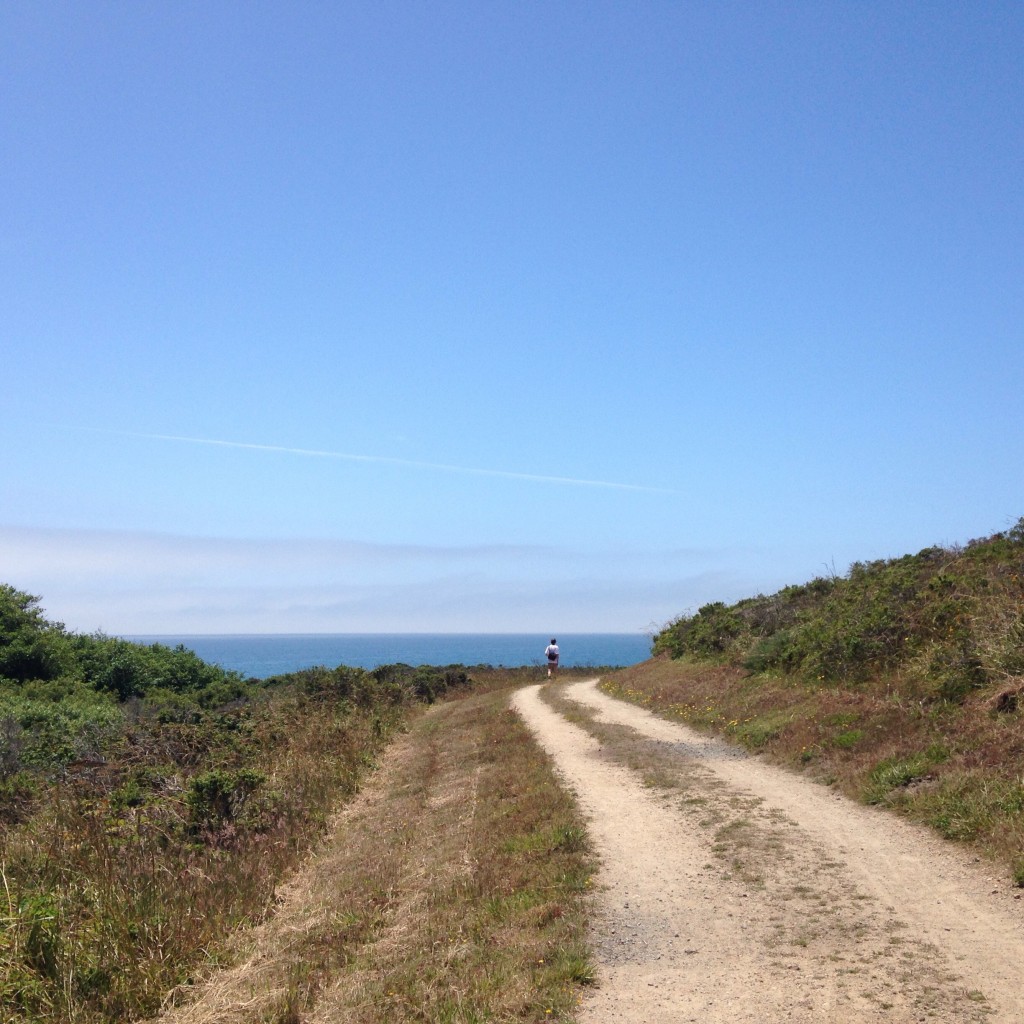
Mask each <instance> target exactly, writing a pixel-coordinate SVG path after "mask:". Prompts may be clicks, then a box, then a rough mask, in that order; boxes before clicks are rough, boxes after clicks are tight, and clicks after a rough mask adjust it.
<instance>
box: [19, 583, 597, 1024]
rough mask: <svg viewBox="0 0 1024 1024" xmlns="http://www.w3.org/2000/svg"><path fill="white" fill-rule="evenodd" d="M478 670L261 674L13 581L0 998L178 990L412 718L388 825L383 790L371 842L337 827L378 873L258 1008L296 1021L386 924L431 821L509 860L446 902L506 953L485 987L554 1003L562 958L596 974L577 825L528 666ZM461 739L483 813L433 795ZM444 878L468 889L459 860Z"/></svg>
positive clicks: (23, 1006)
mask: <svg viewBox="0 0 1024 1024" xmlns="http://www.w3.org/2000/svg"><path fill="white" fill-rule="evenodd" d="M483 676H484V677H485V678H478V679H477V680H475V681H473V680H471V679H470V678H469V676H468V675H467V673H466V672H465V671H464V670H463V669H461V668H460V667H451V668H429V667H421V668H418V669H416V668H412V667H410V666H384V667H382V668H380V669H377V670H375V671H374V672H365V671H362V670H359V669H349V668H345V667H339V668H337V669H327V668H323V669H312V670H308V671H304V672H299V673H295V674H292V675H290V676H286V677H279V678H274V679H269V680H263V681H258V680H248V679H243V678H241V677H239V676H238V675H236V674H232V673H225V672H223V671H221V670H220V669H218V668H216V667H214V666H210V665H207V664H205V663H203V662H202V660H200V659H199V658H198V657H197V656H196V655H195V654H194V653H193V652H191V651H188V650H185V649H184V648H168V647H166V646H162V645H160V644H155V645H151V646H139V645H136V644H131V643H127V642H125V641H123V640H118V639H115V638H111V637H105V636H101V635H96V636H80V635H76V634H72V633H69V632H68V631H66V630H65V629H63V627H62V626H61V625H60V624H59V623H53V622H50V621H48V620H47V618H46V617H45V615H44V614H43V613H42V611H41V609H40V608H39V603H38V599H37V598H35V597H33V596H31V595H29V594H25V593H23V592H20V591H17V590H15V589H14V588H13V587H9V586H3V587H0V886H2V889H0V903H2V911H0V1020H3V1021H4V1022H8V1021H9V1022H14V1021H19V1022H25V1024H42V1022H44V1021H45V1022H47V1024H60V1022H71V1021H75V1022H78V1024H101V1022H102V1024H113V1022H119V1024H120V1022H124V1021H130V1020H139V1019H143V1018H145V1017H148V1016H150V1015H152V1014H155V1013H156V1012H157V1011H158V1010H159V1009H160V1008H161V1007H162V1006H163V1005H165V1002H167V1001H171V1002H173V1001H176V1000H178V999H184V998H186V996H187V992H188V990H189V989H190V987H191V986H193V985H194V984H195V983H196V982H197V981H199V980H200V979H201V978H202V977H203V976H204V975H206V974H207V973H209V972H210V971H211V970H212V969H213V968H214V967H216V966H217V965H218V964H222V963H225V962H226V959H227V958H228V957H229V956H230V955H231V954H230V953H229V952H228V947H229V944H230V942H231V941H232V939H233V937H234V936H236V934H243V935H244V934H247V933H248V932H249V931H250V930H251V928H252V926H255V925H258V924H259V923H261V922H265V921H270V920H273V919H275V918H276V911H278V909H279V904H280V899H279V890H280V888H281V887H282V885H283V884H284V883H285V881H286V880H288V879H292V878H294V876H295V872H296V870H297V869H298V868H299V866H300V865H301V864H302V863H303V862H304V860H305V859H306V858H307V857H309V856H310V853H311V851H313V850H318V849H319V848H321V844H323V843H324V842H325V837H326V836H327V835H328V834H329V825H330V824H332V823H334V822H335V820H336V815H337V814H339V813H340V812H341V809H342V808H343V807H345V805H346V804H347V803H348V802H349V801H351V800H352V799H353V798H354V797H355V796H356V795H357V793H358V792H359V790H360V787H361V785H362V783H364V780H365V778H366V777H367V776H368V775H370V774H371V773H372V772H373V771H374V769H375V768H376V766H377V765H378V762H379V758H380V757H381V756H382V754H383V751H384V749H385V748H386V746H388V745H389V744H390V743H391V742H392V740H393V739H394V737H395V736H397V735H399V734H401V733H403V732H404V731H406V730H407V729H410V728H411V727H412V726H414V725H417V723H421V724H420V725H419V726H418V728H417V731H416V733H415V735H416V737H418V738H417V746H416V753H415V755H413V762H412V763H411V765H410V766H409V771H410V772H412V775H408V776H403V778H404V782H403V783H402V784H414V783H415V786H416V787H417V788H416V791H415V793H413V794H410V793H409V792H404V793H402V794H398V795H396V796H395V801H396V802H395V804H394V806H393V807H391V809H390V810H391V812H393V813H394V814H395V815H397V818H396V821H395V825H394V828H395V830H390V826H388V828H384V826H383V820H384V812H383V811H381V812H380V814H378V813H377V810H376V809H375V810H374V811H371V812H370V817H369V818H368V819H367V824H366V827H367V828H368V830H369V831H368V836H367V837H366V838H365V842H364V843H362V845H358V844H356V843H355V842H354V835H355V834H354V833H345V834H343V835H342V836H341V837H340V839H338V842H339V843H340V845H341V848H342V849H343V851H345V852H346V853H347V854H348V855H349V862H348V867H347V870H348V871H349V872H350V874H351V877H352V879H353V880H354V882H353V885H354V886H356V888H358V886H359V884H360V883H359V880H360V879H361V880H369V881H368V882H367V886H369V888H367V887H366V886H364V887H362V888H361V889H359V891H358V892H352V893H350V894H349V896H350V898H348V899H347V902H346V904H345V905H344V906H342V907H340V908H339V909H338V916H337V918H333V919H332V920H331V921H330V922H329V923H328V924H327V925H325V928H326V929H327V932H326V933H324V934H321V933H316V936H315V937H314V936H313V935H312V934H310V935H309V941H310V943H312V944H313V945H314V946H315V947H316V949H315V950H314V953H315V955H313V954H310V955H311V959H310V962H309V963H302V962H298V961H295V962H290V963H289V964H286V966H285V969H284V970H285V987H284V991H283V992H282V993H279V994H272V995H271V998H270V1000H269V1004H268V1005H267V1007H266V1008H264V1009H266V1013H267V1016H265V1017H263V1018H261V1019H262V1020H264V1021H280V1022H282V1024H285V1022H286V1021H293V1022H294V1021H295V1020H297V1019H298V1018H297V1016H296V1014H297V1013H298V1012H299V1010H300V1009H301V1008H302V1007H303V1006H304V1005H306V1004H307V1002H309V1001H310V1000H311V999H312V998H313V997H314V995H315V993H316V991H317V990H318V987H319V986H321V985H322V984H323V983H324V979H325V973H324V972H325V970H327V969H328V967H329V962H330V963H336V964H343V963H347V962H348V959H349V958H350V957H351V956H353V955H354V952H355V950H356V949H359V948H362V947H364V946H367V945H372V944H373V943H374V942H376V940H377V938H378V937H379V936H380V935H381V934H383V932H382V929H383V921H384V916H383V915H384V913H385V910H386V909H387V908H389V907H391V906H392V905H393V900H394V898H396V897H395V894H394V886H395V885H396V881H395V880H396V879H397V878H399V877H401V874H402V872H408V871H413V872H414V873H415V872H416V871H419V870H421V869H422V868H423V860H422V857H421V856H420V855H419V854H417V857H416V858H414V859H413V860H409V859H408V858H407V857H403V856H402V853H403V852H404V853H406V854H409V855H410V856H412V854H413V853H414V852H415V851H416V850H417V849H419V848H418V847H416V845H415V843H414V840H415V841H416V843H422V842H426V840H427V837H429V836H436V835H437V831H436V830H437V829H438V828H440V829H442V830H443V829H445V828H453V829H455V830H454V831H452V833H451V836H450V837H449V838H450V839H452V840H453V841H454V840H456V839H457V838H458V837H459V836H460V835H461V836H462V837H463V840H462V841H464V845H463V847H461V848H460V849H458V850H456V851H455V853H454V854H453V853H452V852H451V851H450V852H447V853H445V848H444V847H443V844H441V843H440V842H439V841H438V842H437V843H436V844H432V845H431V844H429V843H428V844H427V846H428V847H429V851H430V854H431V856H433V857H434V858H435V860H436V861H437V863H436V867H435V868H434V869H435V870H436V871H444V870H446V869H447V868H449V867H458V863H457V862H456V863H452V864H447V863H445V858H447V857H449V856H456V857H457V858H458V857H462V856H463V855H465V854H466V852H467V850H469V849H471V848H472V849H475V850H476V851H477V852H476V853H475V854H474V856H478V857H479V859H480V860H481V861H482V862H483V863H485V864H487V865H489V867H490V868H493V869H494V871H495V872H498V873H495V874H493V876H492V877H490V882H489V883H487V887H486V888H484V889H483V890H482V891H481V892H477V893H475V894H468V895H467V894H462V893H460V892H459V891H455V892H454V893H453V896H452V906H451V909H450V918H451V922H452V927H453V928H454V929H455V931H456V932H458V930H459V929H460V928H461V927H462V923H463V922H464V921H466V920H468V916H469V915H470V914H471V913H475V914H477V915H479V916H480V918H481V926H480V927H481V928H483V926H484V924H486V923H487V922H489V928H490V933H488V934H492V935H499V938H498V939H497V940H495V939H492V938H488V939H486V940H484V938H481V940H480V941H481V943H482V947H481V948H483V949H484V950H488V951H489V952H488V953H487V956H486V957H484V961H485V965H488V966H494V965H498V966H499V967H500V969H501V971H502V981H501V982H500V983H499V984H494V985H489V987H488V988H487V992H486V994H485V995H484V996H483V998H484V1001H486V1000H490V1004H492V1005H496V1006H498V1005H501V1006H503V1007H512V1008H514V1012H515V1013H516V1014H518V1015H522V1014H526V1015H530V1016H531V1017H532V1018H534V1019H544V1016H545V1014H544V1009H546V1008H548V1007H551V1006H559V1005H564V1002H565V998H566V994H565V991H566V989H565V980H566V979H571V978H572V977H574V976H575V974H579V973H581V972H582V973H584V974H585V973H586V963H585V958H584V957H583V954H582V953H580V952H577V951H574V950H575V948H577V946H578V945H579V940H578V938H577V937H575V931H578V929H577V926H575V924H574V923H575V922H577V920H578V918H579V910H575V911H572V909H571V908H572V906H573V901H575V902H577V903H578V902H579V894H580V893H581V892H582V891H583V888H584V886H585V884H586V879H587V877H588V874H589V869H588V867H587V860H586V850H585V844H584V843H583V841H582V837H583V830H582V827H581V825H580V823H579V822H578V821H575V819H574V818H573V810H572V805H571V802H570V801H569V800H568V799H567V798H566V797H565V796H564V795H563V794H561V793H560V791H559V790H558V787H557V786H556V785H555V784H554V780H553V777H552V776H551V775H550V770H549V769H547V768H546V766H545V764H544V761H543V759H542V758H539V757H538V755H537V752H536V751H535V750H534V749H532V748H531V745H530V744H529V743H528V741H527V739H526V737H525V734H524V732H523V730H522V729H521V728H520V729H519V730H518V732H517V731H516V730H515V728H514V727H513V726H514V723H511V722H509V715H508V712H507V711H506V710H505V705H506V700H507V698H506V697H504V696H503V691H504V690H506V689H507V688H508V687H509V686H512V685H515V684H516V683H517V682H519V681H520V677H519V676H517V675H516V674H515V673H504V674H503V673H499V672H496V673H490V674H487V673H483ZM470 692H473V693H475V694H477V696H475V697H474V700H475V703H474V702H471V701H463V702H461V703H458V702H456V701H451V700H450V703H449V705H446V706H445V707H446V708H447V711H445V712H444V714H443V715H441V716H440V718H439V719H438V720H436V721H434V728H433V729H431V728H429V727H428V724H427V722H426V720H425V719H424V712H425V710H426V709H427V708H428V707H432V708H437V707H438V702H439V701H442V700H444V699H445V698H451V697H453V696H455V695H460V694H467V693H470ZM488 694H490V695H489V696H488ZM481 701H482V703H481ZM460 709H462V710H461V712H460ZM460 715H461V718H460V720H459V721H460V722H461V724H452V725H450V727H449V729H440V730H439V731H438V729H437V724H438V722H443V721H445V720H446V719H452V717H453V716H456V717H457V718H459V716H460ZM445 716H446V718H445ZM453 730H457V731H458V736H455V737H453ZM499 739H500V740H501V742H500V744H499V745H495V744H496V743H498V741H499ZM453 743H455V744H456V745H455V746H453V745H452V744H453ZM460 743H461V744H463V745H465V744H469V745H468V748H467V749H466V750H464V751H462V753H460V754H459V755H458V757H457V758H456V764H455V766H454V769H453V770H456V771H457V772H461V773H463V774H460V775H459V776H458V777H459V778H463V777H465V779H466V782H467V784H469V785H470V786H471V787H475V791H474V792H478V793H479V800H480V801H485V807H484V808H483V810H485V811H486V813H485V814H484V813H482V812H481V813H480V814H479V815H476V816H474V812H473V806H475V805H474V804H473V802H471V803H470V805H469V810H468V813H469V814H470V816H471V818H473V820H474V821H476V827H472V828H469V830H468V831H467V830H466V829H465V828H464V827H463V826H462V825H461V824H460V816H461V815H463V814H465V813H467V810H466V807H464V806H463V805H462V804H460V803H453V804H452V805H451V807H450V809H449V810H450V812H451V814H452V815H454V817H453V818H452V819H449V818H446V817H445V815H444V813H443V812H442V810H441V808H440V805H439V803H438V802H437V801H438V799H440V798H442V797H443V792H440V791H438V788H437V787H438V786H440V787H441V791H443V790H445V788H447V787H455V788H458V786H459V785H461V784H462V783H459V782H454V781H453V777H454V776H453V775H452V774H451V773H445V771H444V770H443V769H442V767H441V763H442V762H444V761H445V760H446V759H451V758H452V757H453V756H454V752H455V751H456V749H457V748H458V744H460ZM407 746H408V744H407ZM459 749H460V750H461V748H459ZM453 792H454V790H453ZM417 794H419V795H421V796H423V798H424V799H423V800H420V799H419V798H418V797H417ZM428 797H429V799H427V798H428ZM475 799H476V798H475V797H474V800H475ZM477 818H478V819H479V820H478V821H477V820H476V819H477ZM421 826H422V827H421ZM382 829H383V830H382ZM460 829H462V830H461V831H460ZM414 831H415V833H416V836H414ZM331 835H333V833H331ZM566 837H568V839H566ZM462 841H461V842H462ZM395 844H397V845H395ZM465 844H470V846H466V845H465ZM524 851H526V852H527V853H528V852H529V851H532V852H534V855H532V856H527V857H525V858H523V857H522V856H521V854H522V853H523V852H524ZM421 852H422V851H421ZM513 861H521V863H518V864H517V865H513V863H512V862H513ZM513 868H514V869H513ZM392 869H393V871H394V872H397V873H396V874H395V876H394V877H393V878H390V877H388V876H387V871H388V870H392ZM389 878H390V881H389ZM509 880H513V881H512V882H511V883H510V881H509ZM452 884H453V886H455V889H456V890H459V886H460V885H461V882H460V881H459V877H458V872H457V877H456V878H455V879H454V881H453V883H452ZM509 885H511V887H512V888H511V889H510V888H508V887H509ZM535 890H536V892H537V896H536V898H534V897H532V896H529V895H528V894H530V893H532V892H535ZM470 897H473V898H472V900H470ZM470 902H471V903H472V909H470ZM549 904H550V906H551V907H552V909H548V910H546V909H545V907H548V906H549ZM545 914H547V916H546V918H545ZM438 920H439V919H438V918H437V916H431V915H425V916H423V918H422V925H423V927H424V928H437V927H440V926H439V924H438ZM499 933H500V934H499ZM481 934H482V933H481ZM506 944H507V945H508V949H507V950H506V949H505V945H506ZM328 948H330V949H331V950H333V956H334V961H331V956H327V958H326V959H325V950H326V949H328ZM502 950H504V952H503V951H502ZM538 950H540V952H538ZM499 954H500V955H499ZM558 955H563V958H564V961H565V963H564V964H562V966H559V964H560V961H559V958H558ZM538 961H541V962H542V963H547V965H548V966H547V967H546V968H544V969H543V970H542V969H541V968H540V967H539V965H538ZM313 962H315V964H316V965H318V966H314V963H313ZM581 965H582V966H581ZM474 972H475V975H476V976H478V977H479V978H483V977H484V976H485V975H486V973H487V972H486V970H484V969H483V968H473V967H472V965H470V966H469V973H470V974H471V975H472V974H474ZM414 980H415V984H414V981H411V982H410V988H409V989H408V990H407V991H404V992H403V995H402V998H404V999H407V1000H410V1006H411V1010H410V1013H411V1017H410V1019H417V1020H420V1019H423V1018H422V1014H421V1015H420V1016H417V1015H416V1014H417V1013H418V1011H416V1006H418V1005H419V1004H420V1002H422V1004H423V1005H424V1006H433V1005H434V1004H436V1001H437V1000H438V999H443V998H445V997H446V995H445V991H444V990H443V986H441V985H440V983H438V984H431V983H430V981H429V979H423V978H419V979H414ZM481 983H482V982H481ZM414 989H415V991H414ZM279 995H280V997H279ZM541 1002H544V1006H543V1007H542V1008H541V1009H540V1010H538V1006H540V1004H541ZM392 1019H395V1020H397V1019H399V1018H398V1017H397V1016H394V1017H393V1018H392Z"/></svg>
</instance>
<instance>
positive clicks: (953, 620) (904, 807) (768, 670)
mask: <svg viewBox="0 0 1024 1024" xmlns="http://www.w3.org/2000/svg"><path fill="white" fill-rule="evenodd" d="M653 651H654V654H655V658H654V659H653V660H652V661H650V662H647V663H645V664H644V665H642V666H638V667H635V668H633V669H628V670H625V671H623V672H619V673H617V674H615V675H614V676H613V677H611V678H610V679H609V680H608V681H607V682H606V683H605V685H606V687H607V688H608V689H609V690H611V691H613V692H617V693H618V694H620V695H622V696H625V697H627V698H629V699H632V700H635V701H637V702H639V703H642V704H644V705H646V706H649V707H651V708H652V709H653V710H657V711H659V712H661V713H663V714H666V715H668V716H670V717H674V718H677V719H681V720H683V721H685V722H687V723H689V724H691V725H694V726H697V727H698V728H706V729H711V730H715V731H719V732H721V733H724V734H726V735H728V736H729V737H731V738H733V739H734V740H736V741H737V742H739V743H742V744H743V745H745V746H746V747H748V748H750V749H752V750H758V751H760V752H763V753H765V754H766V755H767V756H769V757H772V758H774V759H776V760H778V761H781V762H783V763H786V764H789V765H791V766H793V767H796V768H801V769H802V770H805V771H807V772H809V773H811V774H813V775H814V777H816V778H818V779H819V780H821V781H824V782H826V783H828V784H833V785H836V786H838V787H839V788H841V789H843V790H844V791H845V792H847V793H849V794H850V795H852V796H855V797H856V798H858V799H860V800H863V801H865V802H868V803H872V804H881V805H884V806H888V807H891V808H894V809H897V810H899V811H901V812H903V813H905V814H907V815H908V816H910V817H912V818H914V819H915V820H918V821H921V822H924V823H927V824H929V825H931V826H932V827H934V828H935V829H937V830H938V831H939V832H940V833H941V834H942V835H944V836H946V837H948V838H950V839H955V840H961V841H966V842H970V843H972V844H974V846H975V847H976V848H977V849H978V850H979V851H980V852H983V853H987V854H990V855H991V856H993V857H995V858H997V859H998V860H1000V861H1002V862H1003V863H1005V864H1007V865H1008V867H1009V872H1010V875H1011V877H1012V878H1013V880H1014V881H1015V883H1016V884H1017V885H1022V886H1024V775H1022V774H1021V769H1022V765H1024V519H1021V520H1020V521H1018V522H1017V524H1016V525H1015V526H1014V527H1013V528H1012V529H1010V530H1008V531H1006V532H1001V533H997V534H994V535H992V536H989V537H984V538H981V539H978V540H972V541H970V542H969V543H967V544H966V545H964V546H956V547H929V548H925V549H924V550H923V551H920V552H918V553H917V554H914V555H905V556H903V557H901V558H893V559H885V560H879V561H873V562H858V563H855V564H854V565H852V566H851V567H850V569H849V572H848V573H847V574H846V575H844V576H839V575H829V576H826V577H821V578H818V579H814V580H812V581H810V582H809V583H806V584H802V585H799V586H790V587H785V588H783V589H782V590H780V591H779V592H778V593H776V594H772V595H770V596H764V595H758V596H757V597H751V598H746V599H744V600H742V601H738V602H736V603H735V604H731V605H727V604H725V603H722V602H714V603H709V604H706V605H704V606H703V607H701V608H699V609H698V610H697V611H696V612H695V613H693V614H687V615H683V616H681V617H679V618H678V619H676V620H675V621H673V622H670V623H668V624H667V625H666V626H665V628H664V629H662V630H661V631H660V632H659V633H658V634H657V635H656V636H655V638H654V644H653Z"/></svg>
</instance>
